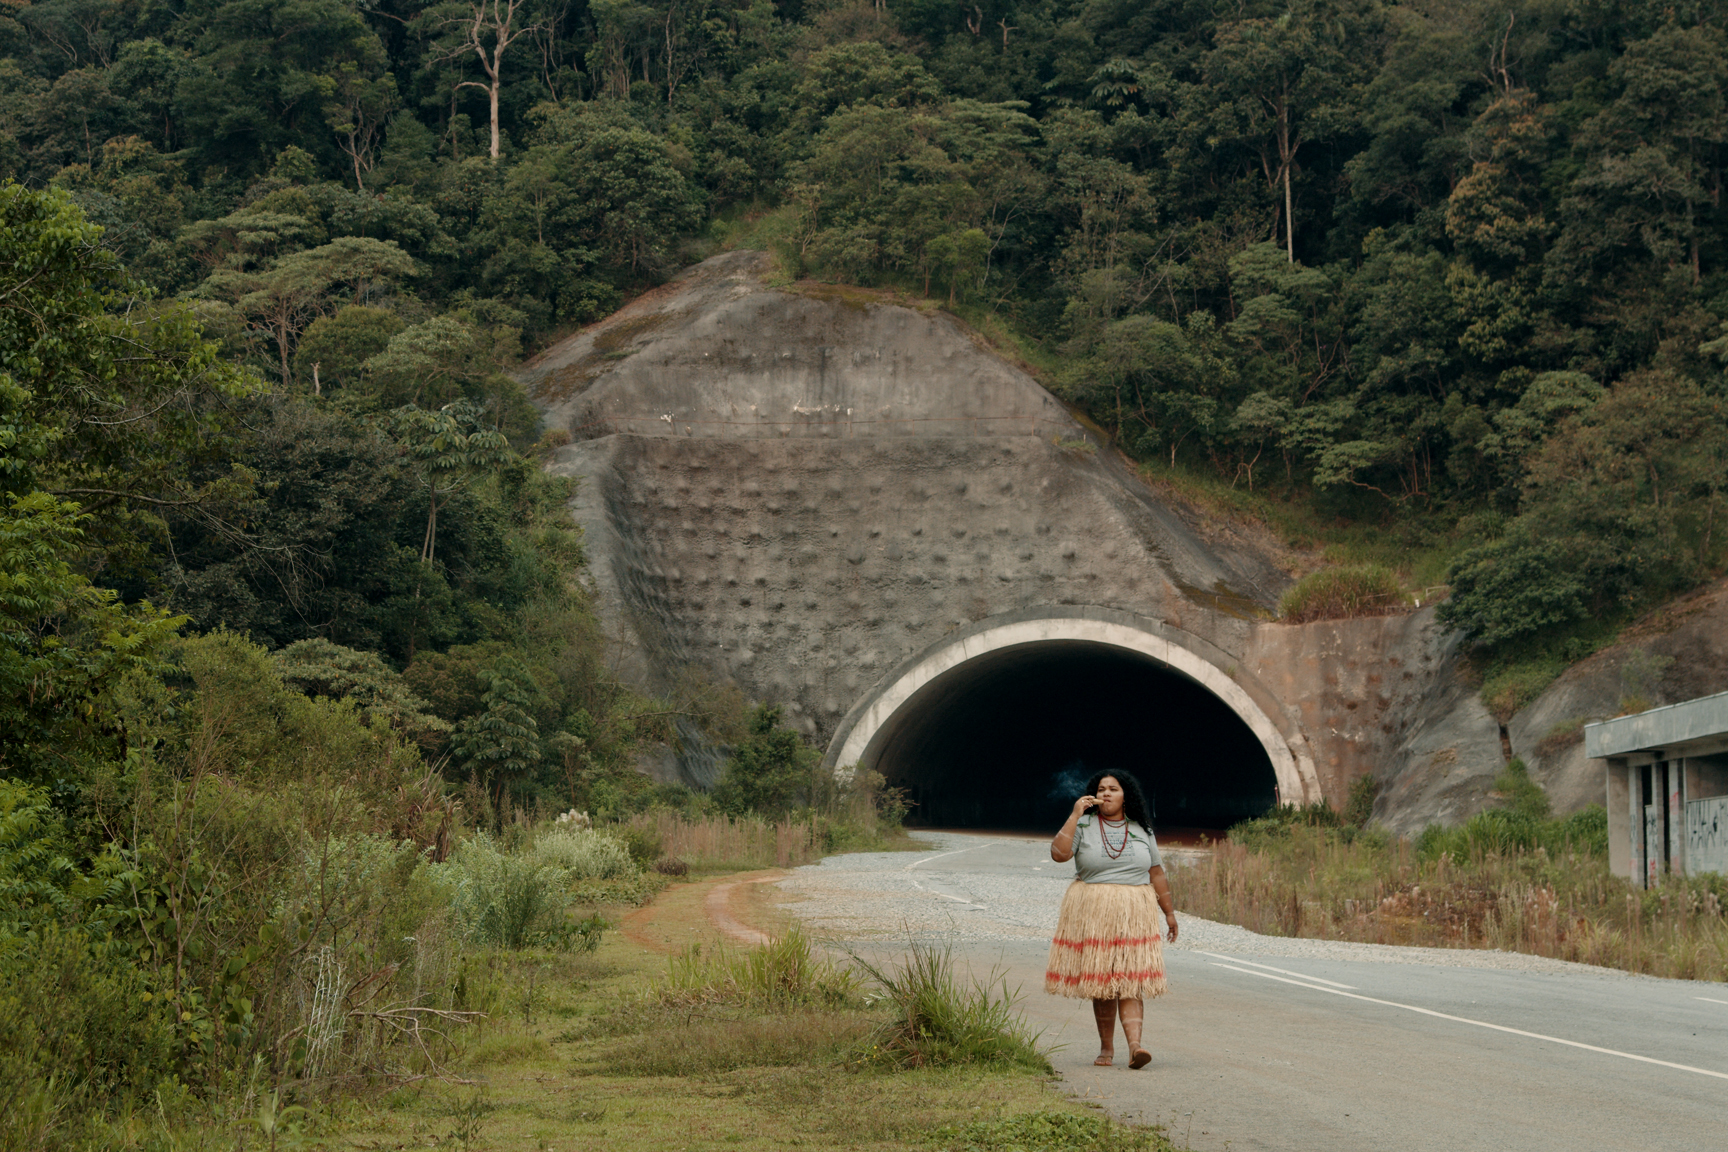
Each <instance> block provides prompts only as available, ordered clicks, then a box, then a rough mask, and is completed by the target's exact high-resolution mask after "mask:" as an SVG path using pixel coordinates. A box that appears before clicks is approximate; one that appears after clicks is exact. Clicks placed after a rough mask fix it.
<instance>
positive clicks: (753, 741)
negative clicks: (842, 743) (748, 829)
mask: <svg viewBox="0 0 1728 1152" xmlns="http://www.w3.org/2000/svg"><path fill="white" fill-rule="evenodd" d="M780 714H781V713H780V707H779V705H775V704H760V705H758V706H757V707H756V709H755V711H753V712H752V713H751V714H750V719H749V722H748V724H747V726H746V732H747V734H746V735H745V737H744V739H742V740H740V741H739V742H738V744H737V746H736V747H735V748H733V749H732V758H731V759H730V760H728V761H727V762H726V770H725V772H724V773H722V775H721V777H720V781H719V783H718V784H716V785H715V786H714V801H715V803H717V804H719V805H720V807H721V809H722V810H723V811H727V812H732V813H737V814H743V813H746V812H754V813H756V814H757V815H760V816H767V817H770V818H778V817H782V816H785V815H786V814H787V813H788V812H790V811H791V810H792V808H793V806H794V805H795V804H796V803H797V802H798V801H799V799H800V798H802V799H803V800H804V801H805V802H808V801H809V799H810V795H811V786H812V784H813V782H814V776H813V773H814V772H815V769H816V764H817V762H818V761H819V760H820V759H821V756H820V754H818V753H817V751H816V750H815V749H814V748H811V747H810V746H809V745H808V744H806V743H804V741H803V739H801V738H800V737H799V735H798V733H796V732H794V731H792V730H791V729H790V728H784V727H782V726H781V724H780Z"/></svg>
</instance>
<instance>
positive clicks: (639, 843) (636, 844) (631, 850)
mask: <svg viewBox="0 0 1728 1152" xmlns="http://www.w3.org/2000/svg"><path fill="white" fill-rule="evenodd" d="M616 835H617V836H618V838H619V840H620V841H621V842H622V843H623V845H624V850H625V852H626V854H627V855H628V856H629V857H630V859H631V860H632V861H633V862H634V863H635V864H636V866H637V867H638V868H646V867H647V866H648V865H649V864H651V863H653V862H654V861H655V860H656V859H658V858H659V856H660V836H659V835H658V834H657V833H656V832H655V831H654V830H653V829H652V828H644V827H642V826H640V825H632V826H630V827H628V828H620V829H618V831H617V833H616Z"/></svg>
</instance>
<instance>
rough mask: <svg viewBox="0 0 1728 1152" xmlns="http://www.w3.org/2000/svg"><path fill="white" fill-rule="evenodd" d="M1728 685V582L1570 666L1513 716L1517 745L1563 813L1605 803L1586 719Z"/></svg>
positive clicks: (1706, 693) (1651, 619)
mask: <svg viewBox="0 0 1728 1152" xmlns="http://www.w3.org/2000/svg"><path fill="white" fill-rule="evenodd" d="M1722 691H1728V580H1721V581H1717V582H1716V583H1715V584H1713V585H1710V586H1709V587H1706V588H1704V589H1702V590H1700V591H1698V592H1696V593H1694V594H1693V595H1691V596H1688V597H1685V598H1684V599H1682V600H1679V601H1677V602H1675V603H1673V604H1670V605H1668V606H1667V607H1665V608H1663V609H1661V610H1660V611H1658V612H1655V613H1653V614H1652V615H1651V616H1650V617H1648V618H1647V619H1645V620H1643V621H1641V622H1640V623H1638V624H1637V625H1634V626H1633V627H1632V628H1629V629H1627V631H1626V632H1625V633H1624V634H1623V636H1622V638H1621V640H1620V642H1619V643H1617V644H1615V645H1613V646H1612V647H1609V648H1606V649H1604V650H1603V651H1601V652H1598V653H1596V654H1595V655H1594V656H1591V657H1590V658H1589V659H1587V660H1583V661H1581V662H1579V663H1577V664H1575V665H1573V666H1572V667H1571V668H1568V669H1567V670H1566V671H1565V672H1564V673H1563V674H1562V675H1561V676H1560V678H1559V679H1557V680H1556V681H1555V682H1554V683H1553V684H1551V685H1549V686H1548V688H1547V690H1546V691H1544V692H1543V693H1542V694H1541V695H1540V696H1538V697H1537V698H1536V699H1535V700H1534V701H1532V702H1531V703H1530V705H1529V706H1528V707H1526V708H1524V709H1523V710H1522V711H1520V712H1519V713H1518V714H1517V715H1516V716H1514V717H1512V719H1511V721H1510V722H1509V723H1508V724H1507V726H1506V728H1507V734H1508V738H1509V740H1510V742H1511V747H1512V751H1513V752H1514V753H1515V754H1517V755H1519V756H1522V757H1523V758H1524V761H1525V762H1526V763H1527V764H1528V765H1529V766H1530V770H1531V775H1532V776H1533V777H1534V778H1535V779H1536V780H1537V782H1538V783H1540V784H1541V785H1542V786H1543V787H1544V788H1546V789H1547V790H1548V797H1549V799H1550V800H1551V801H1552V802H1553V805H1554V810H1555V812H1556V813H1560V814H1564V813H1567V812H1575V811H1577V810H1578V809H1579V808H1582V807H1584V806H1585V805H1586V804H1601V803H1602V802H1603V796H1604V790H1605V788H1604V783H1605V782H1604V777H1603V768H1602V762H1601V761H1599V760H1590V759H1587V758H1586V757H1585V755H1584V731H1583V726H1584V724H1586V723H1588V722H1590V721H1593V720H1606V719H1609V718H1611V717H1614V716H1619V715H1621V714H1623V713H1626V712H1637V711H1642V710H1643V709H1645V708H1655V707H1659V706H1661V705H1663V704H1677V703H1679V702H1680V701H1682V700H1692V699H1696V698H1697V697H1699V696H1709V695H1711V694H1713V693H1716V692H1722Z"/></svg>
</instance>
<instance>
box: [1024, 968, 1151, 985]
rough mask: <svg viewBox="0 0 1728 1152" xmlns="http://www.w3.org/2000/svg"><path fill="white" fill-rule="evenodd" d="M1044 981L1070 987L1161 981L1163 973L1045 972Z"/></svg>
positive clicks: (1141, 971)
mask: <svg viewBox="0 0 1728 1152" xmlns="http://www.w3.org/2000/svg"><path fill="white" fill-rule="evenodd" d="M1044 979H1045V980H1059V981H1061V982H1062V983H1064V984H1067V985H1070V986H1072V985H1075V984H1080V983H1082V982H1084V983H1087V984H1114V983H1115V982H1116V981H1118V980H1162V979H1164V971H1163V969H1157V970H1154V969H1151V968H1144V969H1142V970H1140V971H1139V972H1099V973H1097V974H1088V975H1084V976H1064V975H1062V974H1061V973H1060V972H1051V971H1046V972H1045V973H1044Z"/></svg>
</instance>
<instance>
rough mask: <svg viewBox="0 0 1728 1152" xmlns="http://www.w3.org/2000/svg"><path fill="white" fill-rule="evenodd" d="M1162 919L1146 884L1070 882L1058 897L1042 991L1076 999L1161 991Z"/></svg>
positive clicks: (1162, 970) (1155, 899)
mask: <svg viewBox="0 0 1728 1152" xmlns="http://www.w3.org/2000/svg"><path fill="white" fill-rule="evenodd" d="M1162 921H1163V916H1162V915H1161V914H1160V913H1159V911H1158V901H1157V897H1156V896H1155V895H1154V894H1153V892H1152V885H1150V884H1088V883H1086V882H1085V881H1084V880H1076V881H1074V882H1073V883H1072V884H1070V885H1069V886H1068V893H1067V895H1065V896H1063V897H1062V916H1061V919H1060V920H1059V921H1058V922H1057V924H1056V938H1055V939H1054V940H1052V941H1051V942H1050V966H1049V968H1048V969H1047V970H1046V971H1045V973H1044V991H1046V992H1049V993H1051V994H1053V995H1056V996H1072V997H1075V998H1076V999H1080V1000H1116V999H1123V998H1126V999H1134V998H1137V997H1138V998H1145V997H1152V996H1162V995H1164V945H1163V942H1162V941H1161V940H1160V939H1159V936H1160V933H1159V925H1160V924H1161V922H1162Z"/></svg>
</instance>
